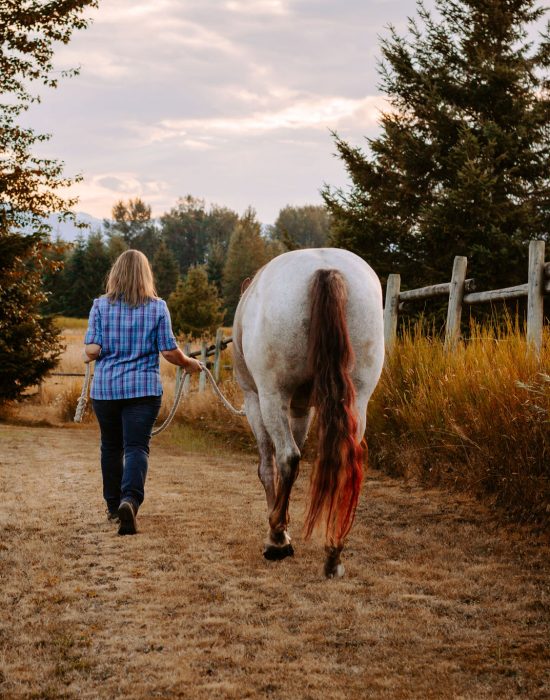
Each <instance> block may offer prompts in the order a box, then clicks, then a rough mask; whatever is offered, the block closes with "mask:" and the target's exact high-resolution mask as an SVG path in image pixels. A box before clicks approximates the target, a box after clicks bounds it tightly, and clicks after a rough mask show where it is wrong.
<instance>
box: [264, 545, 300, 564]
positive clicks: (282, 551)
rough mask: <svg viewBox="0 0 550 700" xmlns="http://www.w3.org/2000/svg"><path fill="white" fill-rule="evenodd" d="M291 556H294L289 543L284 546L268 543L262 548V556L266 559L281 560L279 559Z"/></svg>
mask: <svg viewBox="0 0 550 700" xmlns="http://www.w3.org/2000/svg"><path fill="white" fill-rule="evenodd" d="M292 556H294V548H293V546H292V545H291V544H285V546H284V547H275V546H274V545H269V546H268V547H266V548H265V549H264V557H265V558H266V559H267V560H268V561H281V559H286V557H292Z"/></svg>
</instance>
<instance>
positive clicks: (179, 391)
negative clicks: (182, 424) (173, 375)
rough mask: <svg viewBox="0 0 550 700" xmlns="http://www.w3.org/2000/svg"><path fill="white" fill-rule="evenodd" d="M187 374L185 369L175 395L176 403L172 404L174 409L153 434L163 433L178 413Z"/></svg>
mask: <svg viewBox="0 0 550 700" xmlns="http://www.w3.org/2000/svg"><path fill="white" fill-rule="evenodd" d="M186 374H187V372H186V371H185V370H183V372H182V373H181V377H180V383H179V384H178V388H177V390H176V396H175V397H174V404H173V406H172V410H171V411H170V413H169V414H168V415H167V417H166V420H165V421H164V423H163V424H162V425H159V427H158V428H155V429H154V430H153V432H152V433H151V436H153V435H158V434H159V433H162V431H163V430H166V428H167V427H168V426H169V425H170V423H171V422H172V418H173V417H174V416H175V415H176V411H177V410H178V406H179V405H180V401H181V396H182V394H183V380H184V379H185V375H186Z"/></svg>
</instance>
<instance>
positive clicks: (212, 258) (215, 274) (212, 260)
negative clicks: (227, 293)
mask: <svg viewBox="0 0 550 700" xmlns="http://www.w3.org/2000/svg"><path fill="white" fill-rule="evenodd" d="M226 259H227V248H226V247H224V245H223V244H222V243H221V242H219V241H216V242H215V243H213V244H211V245H210V246H209V248H208V255H207V259H206V260H207V262H206V272H207V273H208V279H209V280H210V282H212V284H215V285H216V289H217V290H218V294H220V295H221V294H222V280H223V268H224V266H225V261H226Z"/></svg>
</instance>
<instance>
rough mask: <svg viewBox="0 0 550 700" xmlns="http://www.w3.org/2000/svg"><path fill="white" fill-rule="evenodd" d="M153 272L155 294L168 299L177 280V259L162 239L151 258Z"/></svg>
mask: <svg viewBox="0 0 550 700" xmlns="http://www.w3.org/2000/svg"><path fill="white" fill-rule="evenodd" d="M152 266H153V272H154V273H155V285H156V288H157V294H158V295H159V296H160V297H161V298H162V299H168V297H169V296H170V294H171V293H172V292H173V291H174V289H175V288H176V284H177V282H178V277H179V273H178V261H177V260H176V258H175V256H174V254H173V253H172V251H171V250H170V249H169V248H168V246H167V245H166V243H165V242H164V241H161V242H160V244H159V247H158V248H157V252H156V253H155V257H154V258H153V263H152Z"/></svg>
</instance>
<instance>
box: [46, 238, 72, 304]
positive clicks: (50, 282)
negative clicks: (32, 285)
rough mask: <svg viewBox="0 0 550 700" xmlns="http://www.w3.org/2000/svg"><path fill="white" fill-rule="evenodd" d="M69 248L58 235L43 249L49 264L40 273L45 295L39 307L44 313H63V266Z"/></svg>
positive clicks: (64, 292) (64, 291) (64, 290)
mask: <svg viewBox="0 0 550 700" xmlns="http://www.w3.org/2000/svg"><path fill="white" fill-rule="evenodd" d="M70 248H71V246H70V244H69V243H65V242H64V241H63V240H61V238H60V237H59V236H58V237H57V238H56V240H55V241H54V242H53V243H51V244H49V245H48V247H47V250H46V251H45V256H46V258H47V260H48V263H49V264H48V265H47V267H46V269H45V270H44V272H43V275H42V290H43V292H44V294H45V295H46V301H45V302H44V304H42V307H41V311H42V312H43V313H44V314H62V313H63V299H64V298H65V295H66V289H65V276H64V272H65V269H64V268H65V262H66V260H67V257H68V254H69V250H70Z"/></svg>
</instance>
